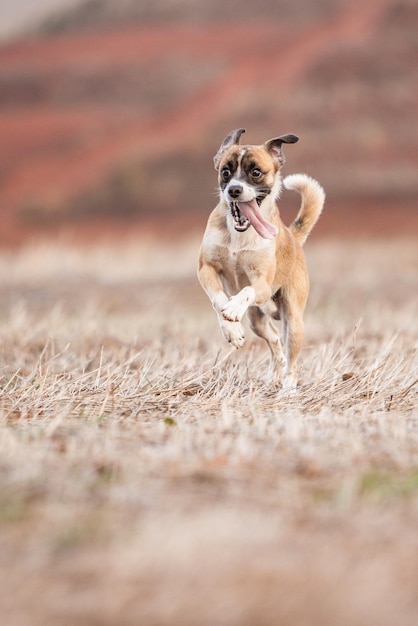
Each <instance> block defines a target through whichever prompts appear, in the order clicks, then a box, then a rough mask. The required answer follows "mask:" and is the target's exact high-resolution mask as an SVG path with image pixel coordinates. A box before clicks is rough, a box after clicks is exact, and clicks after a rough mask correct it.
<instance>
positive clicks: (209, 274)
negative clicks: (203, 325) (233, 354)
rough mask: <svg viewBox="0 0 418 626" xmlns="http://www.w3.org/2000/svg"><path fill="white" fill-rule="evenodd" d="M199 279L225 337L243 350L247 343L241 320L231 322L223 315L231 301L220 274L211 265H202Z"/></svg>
mask: <svg viewBox="0 0 418 626" xmlns="http://www.w3.org/2000/svg"><path fill="white" fill-rule="evenodd" d="M198 277H199V281H200V284H201V285H202V287H203V289H204V290H205V292H206V294H207V296H208V298H209V300H210V301H211V303H212V306H213V308H214V309H215V311H216V314H217V316H218V322H219V326H220V328H221V331H222V334H223V336H224V337H225V339H226V340H227V341H228V343H230V344H232V345H233V346H234V347H235V348H241V347H242V346H243V345H244V341H245V333H244V327H243V325H242V324H241V323H240V321H239V320H229V319H227V318H226V317H225V316H224V315H223V313H222V310H223V308H224V307H225V306H226V304H228V302H229V299H228V296H227V295H226V293H225V292H224V290H223V285H222V281H221V278H220V276H219V272H218V271H217V269H216V268H215V267H214V266H213V265H211V264H210V263H202V264H201V265H200V267H199V271H198Z"/></svg>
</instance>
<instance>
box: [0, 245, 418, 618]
mask: <svg viewBox="0 0 418 626" xmlns="http://www.w3.org/2000/svg"><path fill="white" fill-rule="evenodd" d="M159 243H160V242H159V241H158V240H157V241H155V240H154V241H150V240H148V241H143V240H141V239H132V240H131V241H130V242H129V243H128V244H125V245H115V244H114V243H112V244H107V245H104V244H101V245H98V246H93V245H90V246H88V247H85V248H80V247H72V246H69V245H68V244H66V243H65V242H57V243H56V244H54V245H53V244H43V245H35V246H31V247H26V248H23V249H20V250H14V251H9V252H7V253H6V252H4V251H3V252H2V253H1V254H0V280H1V283H2V290H1V294H0V358H1V363H2V371H1V379H0V459H1V462H0V530H1V532H0V588H1V590H2V591H1V594H0V614H1V616H2V620H3V622H4V623H5V624H7V625H8V626H26V625H27V624H30V625H31V626H61V625H62V626H68V625H70V624H71V625H72V624H77V625H81V626H98V625H103V626H115V624H117V625H121V626H128V625H129V626H131V625H132V626H137V625H138V624H150V625H162V624H170V625H171V624H173V625H177V624H178V625H179V626H180V625H181V626H184V625H187V626H189V625H190V626H195V625H196V624H199V625H200V624H202V625H206V624H207V625H208V626H209V625H211V626H212V625H214V624H216V625H218V624H219V625H225V626H232V625H234V626H235V625H236V626H238V625H239V626H247V625H248V626H254V624H257V625H258V624H260V625H266V626H267V625H276V624H280V625H284V626H301V625H313V624H315V625H316V624H318V625H319V624H320V625H321V626H335V625H336V624H344V625H345V626H364V624H368V625H370V626H375V625H376V626H378V625H379V626H393V625H394V624H396V626H414V625H415V623H416V619H417V615H418V583H417V581H418V559H417V554H418V535H417V532H416V528H417V524H418V423H417V415H418V412H417V407H418V397H417V381H418V361H417V339H418V334H417V325H416V310H417V305H418V302H417V294H418V289H417V275H418V271H417V270H418V256H417V251H418V248H417V246H416V241H415V240H414V239H409V240H408V239H405V238H402V239H401V240H395V239H393V240H392V241H388V240H384V241H379V240H375V241H373V242H370V241H366V240H362V241H361V240H357V241H355V240H353V239H351V240H345V241H344V240H332V239H318V240H316V238H315V235H314V234H313V235H312V238H311V239H310V240H309V241H308V243H307V246H306V254H307V260H308V266H309V270H310V277H311V284H312V288H311V296H310V300H309V305H308V310H307V313H306V317H305V321H306V340H305V346H304V349H303V353H302V356H301V360H300V385H299V389H298V392H297V393H296V395H294V396H287V395H283V394H282V393H280V389H278V388H275V387H272V386H271V385H266V384H265V381H264V379H263V376H264V372H265V370H266V366H267V359H266V356H267V354H266V349H265V347H264V346H263V345H261V343H260V342H259V340H256V339H254V338H251V336H250V335H249V334H248V341H247V344H246V345H245V346H244V348H243V349H242V350H240V351H235V350H233V351H232V352H231V350H230V349H229V347H228V346H225V345H224V342H223V341H222V338H221V336H220V332H219V328H218V326H217V322H216V319H215V318H216V316H215V315H214V313H213V310H212V308H211V306H210V304H209V302H208V301H207V298H206V296H205V295H204V294H203V292H202V290H201V289H200V287H199V285H198V284H197V281H196V277H195V264H196V256H197V249H198V245H199V241H198V239H195V238H193V239H185V240H181V239H177V241H176V242H173V241H171V242H169V241H166V242H165V243H164V245H163V246H161V245H159Z"/></svg>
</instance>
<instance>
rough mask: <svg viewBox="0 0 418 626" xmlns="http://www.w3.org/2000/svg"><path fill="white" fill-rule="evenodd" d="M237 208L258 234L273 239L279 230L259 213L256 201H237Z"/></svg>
mask: <svg viewBox="0 0 418 626" xmlns="http://www.w3.org/2000/svg"><path fill="white" fill-rule="evenodd" d="M238 206H239V210H240V211H242V212H243V213H244V215H245V217H246V218H247V220H249V221H250V223H251V226H254V228H255V229H256V231H257V232H258V234H259V235H261V236H262V237H264V239H274V237H276V235H277V234H278V232H279V229H278V228H277V226H275V225H274V224H270V222H267V221H266V220H265V219H264V217H263V216H262V215H261V213H260V211H259V209H258V204H257V201H256V200H255V198H254V200H250V202H238Z"/></svg>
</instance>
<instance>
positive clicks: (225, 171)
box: [221, 167, 231, 180]
mask: <svg viewBox="0 0 418 626" xmlns="http://www.w3.org/2000/svg"><path fill="white" fill-rule="evenodd" d="M221 174H222V178H223V179H224V180H228V178H229V177H230V176H231V170H230V169H229V168H228V167H224V168H223V170H222V172H221Z"/></svg>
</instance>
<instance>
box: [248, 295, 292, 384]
mask: <svg viewBox="0 0 418 626" xmlns="http://www.w3.org/2000/svg"><path fill="white" fill-rule="evenodd" d="M248 318H249V322H250V327H251V330H252V331H253V332H254V333H255V334H256V335H257V336H258V337H261V338H262V339H264V340H265V341H266V343H267V345H268V347H269V349H270V355H271V358H270V367H269V371H268V374H267V381H268V382H273V383H278V382H280V379H281V375H282V369H283V366H284V364H285V358H284V355H283V350H282V344H281V340H280V333H279V331H278V329H277V328H276V326H275V325H274V322H273V321H272V319H271V317H270V315H266V313H263V311H262V310H261V309H260V308H259V307H256V306H252V307H250V308H249V309H248Z"/></svg>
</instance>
